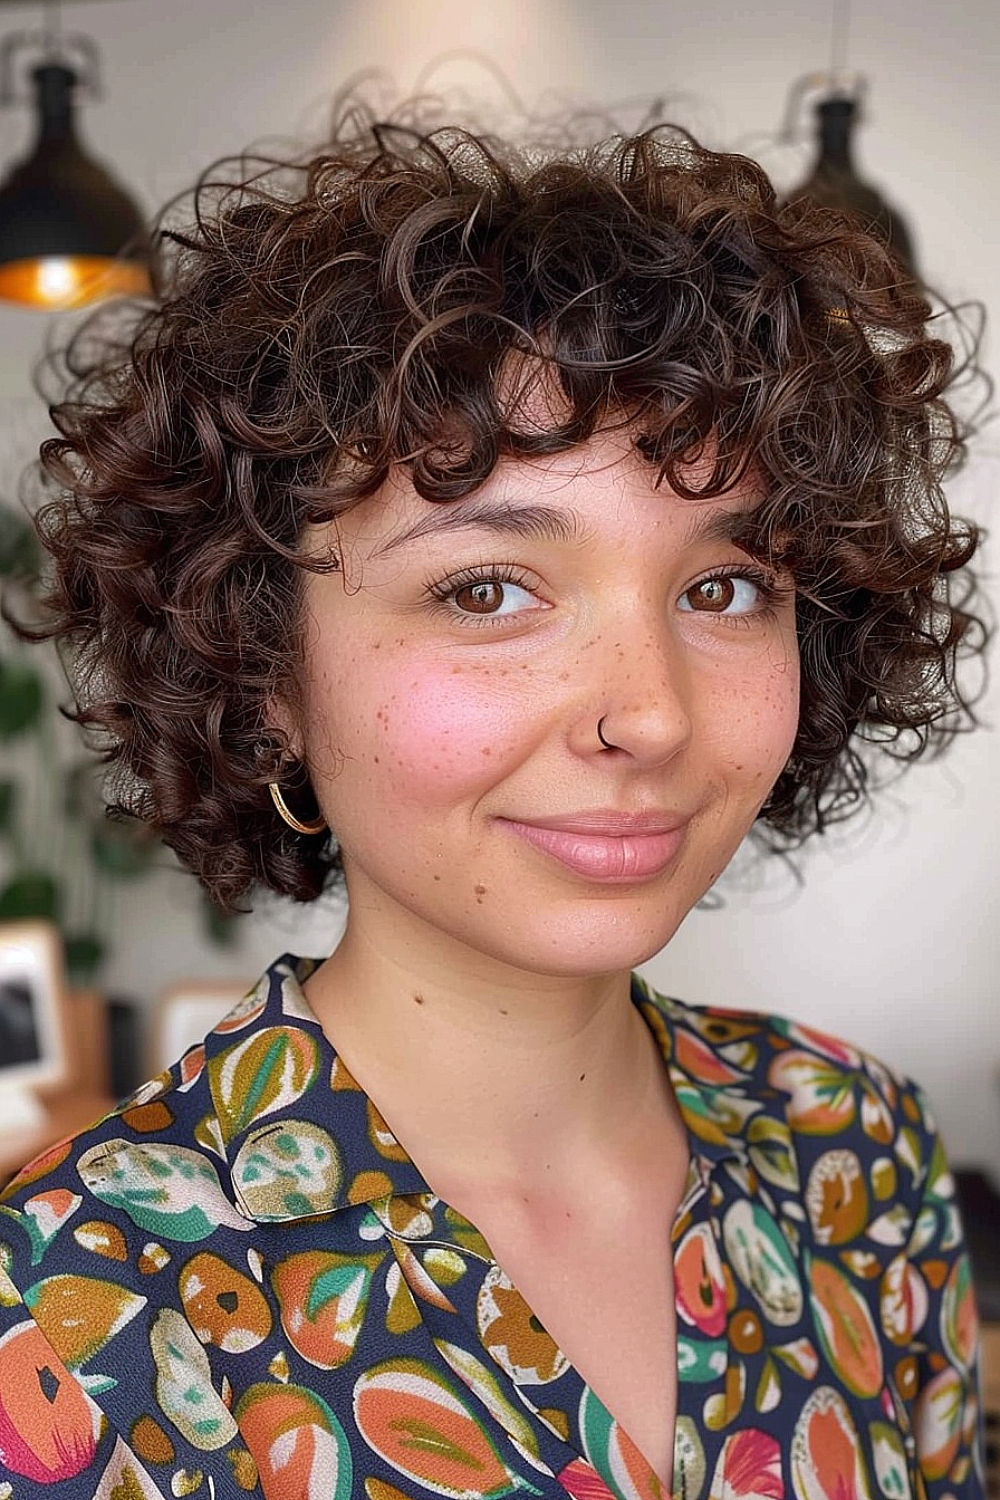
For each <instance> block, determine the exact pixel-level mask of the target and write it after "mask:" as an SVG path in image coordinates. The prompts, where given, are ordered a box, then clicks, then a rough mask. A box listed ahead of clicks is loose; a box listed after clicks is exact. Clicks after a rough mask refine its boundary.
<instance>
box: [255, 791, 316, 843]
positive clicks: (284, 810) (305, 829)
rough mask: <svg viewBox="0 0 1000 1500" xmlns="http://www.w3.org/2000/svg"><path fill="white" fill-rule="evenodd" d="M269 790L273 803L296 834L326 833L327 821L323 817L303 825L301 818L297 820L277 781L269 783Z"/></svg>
mask: <svg viewBox="0 0 1000 1500" xmlns="http://www.w3.org/2000/svg"><path fill="white" fill-rule="evenodd" d="M267 789H268V791H269V792H270V793H271V801H272V802H273V803H274V805H275V807H276V808H277V809H278V812H279V813H280V815H281V818H282V820H283V821H284V822H285V823H287V824H288V826H289V828H294V829H295V832H296V833H310V834H315V833H324V832H325V831H326V819H325V818H324V817H322V816H320V817H318V818H314V819H313V820H312V822H311V823H303V822H302V820H301V819H300V818H297V817H296V816H295V814H294V813H293V812H292V810H291V808H290V807H289V806H288V803H287V802H286V801H285V799H284V797H283V796H282V795H281V787H280V786H279V785H278V783H277V782H276V781H269V782H268V783H267Z"/></svg>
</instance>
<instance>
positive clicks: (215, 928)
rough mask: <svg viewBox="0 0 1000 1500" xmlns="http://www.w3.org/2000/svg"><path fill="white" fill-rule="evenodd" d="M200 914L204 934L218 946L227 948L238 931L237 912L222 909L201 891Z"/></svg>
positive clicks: (238, 916) (238, 918) (238, 919)
mask: <svg viewBox="0 0 1000 1500" xmlns="http://www.w3.org/2000/svg"><path fill="white" fill-rule="evenodd" d="M201 916H202V922H203V924H204V928H205V933H206V936H208V937H209V938H211V940H212V942H213V943H218V945H219V947H220V948H229V947H231V946H232V945H233V943H235V941H236V937H237V934H238V932H239V921H240V915H239V912H228V911H223V910H222V908H221V907H219V906H216V904H215V902H214V901H213V900H212V899H211V897H210V896H208V895H206V894H205V893H204V892H202V898H201Z"/></svg>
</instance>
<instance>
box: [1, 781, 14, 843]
mask: <svg viewBox="0 0 1000 1500" xmlns="http://www.w3.org/2000/svg"><path fill="white" fill-rule="evenodd" d="M16 792H17V783H16V782H14V781H10V780H6V781H0V833H10V831H11V829H12V828H13V826H14V800H15V795H16Z"/></svg>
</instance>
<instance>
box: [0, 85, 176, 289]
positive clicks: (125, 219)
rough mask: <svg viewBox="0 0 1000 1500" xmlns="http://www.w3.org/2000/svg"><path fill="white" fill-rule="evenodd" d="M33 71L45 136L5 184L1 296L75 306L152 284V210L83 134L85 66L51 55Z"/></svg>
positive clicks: (0, 197)
mask: <svg viewBox="0 0 1000 1500" xmlns="http://www.w3.org/2000/svg"><path fill="white" fill-rule="evenodd" d="M32 80H33V82H34V85H35V93H36V102H37V106H38V123H39V129H38V136H37V139H36V141H35V145H34V149H33V150H32V152H31V155H30V156H28V157H27V158H26V159H25V160H24V161H22V162H20V163H18V164H17V165H15V166H14V167H13V168H12V169H11V171H10V172H9V174H8V176H7V178H6V180H5V181H4V182H3V183H2V184H0V297H9V298H12V299H13V300H16V301H23V302H29V303H32V304H34V305H36V306H37V305H43V306H45V305H48V306H55V305H63V306H65V305H72V304H75V305H78V304H79V303H80V302H81V301H90V300H94V298H95V296H102V295H107V294H108V292H109V291H122V290H124V291H129V292H137V291H138V292H141V291H146V290H148V289H149V269H148V264H149V245H148V240H147V238H146V233H145V228H144V224H143V218H142V214H141V213H140V211H139V209H138V207H137V206H136V204H135V203H134V202H133V201H132V199H131V198H130V197H129V195H128V194H127V193H126V192H125V191H124V189H123V188H121V187H119V186H118V184H117V183H116V182H115V181H114V179H113V178H112V177H111V176H110V175H109V174H108V173H107V172H106V171H105V169H104V168H103V167H101V166H99V165H98V164H97V163H96V162H94V161H92V160H91V159H90V158H89V157H88V156H86V155H85V154H84V151H83V150H82V148H81V146H80V142H79V140H78V139H77V136H76V132H75V129H74V122H73V103H72V96H73V89H74V87H75V85H76V82H77V77H76V74H75V73H74V72H73V70H72V69H71V68H69V67H67V66H66V65H65V64H63V63H58V62H46V63H43V64H42V65H41V66H40V67H37V68H35V69H34V70H33V73H32ZM82 283H88V284H89V285H90V292H89V294H88V293H87V291H86V288H85V286H84V285H83V284H82ZM19 285H20V286H21V287H22V291H21V292H20V293H19V292H18V291H17V287H18V286H19ZM46 288H47V290H46ZM32 289H33V290H32Z"/></svg>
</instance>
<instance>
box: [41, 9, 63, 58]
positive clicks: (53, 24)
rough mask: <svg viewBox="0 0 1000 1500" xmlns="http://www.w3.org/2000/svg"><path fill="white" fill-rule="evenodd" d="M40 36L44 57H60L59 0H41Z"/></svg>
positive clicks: (61, 41)
mask: <svg viewBox="0 0 1000 1500" xmlns="http://www.w3.org/2000/svg"><path fill="white" fill-rule="evenodd" d="M42 37H43V45H44V47H45V55H46V57H47V58H49V59H50V60H53V59H58V58H60V57H62V53H63V29H62V4H61V0H43V20H42Z"/></svg>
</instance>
